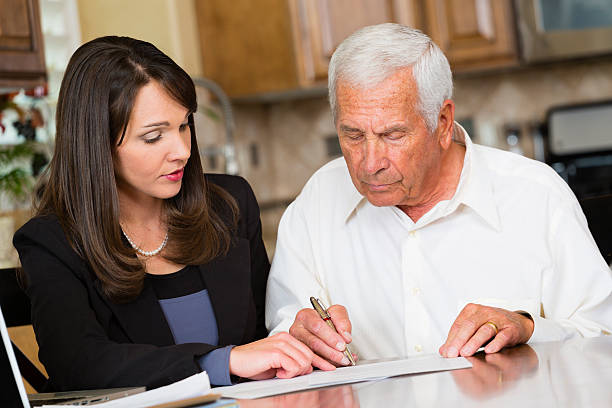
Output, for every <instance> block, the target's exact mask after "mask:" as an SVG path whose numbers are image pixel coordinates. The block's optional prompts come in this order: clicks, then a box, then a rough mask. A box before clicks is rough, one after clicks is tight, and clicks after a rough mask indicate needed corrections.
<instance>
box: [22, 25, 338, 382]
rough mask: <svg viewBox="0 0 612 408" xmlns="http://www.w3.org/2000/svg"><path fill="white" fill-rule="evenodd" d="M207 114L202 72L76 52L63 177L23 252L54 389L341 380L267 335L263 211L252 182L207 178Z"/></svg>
mask: <svg viewBox="0 0 612 408" xmlns="http://www.w3.org/2000/svg"><path fill="white" fill-rule="evenodd" d="M196 108H197V104H196V94H195V89H194V86H193V82H192V81H191V79H190V78H189V76H188V75H187V74H186V73H185V72H184V71H183V70H182V69H181V68H180V67H179V66H178V65H176V64H175V63H174V62H173V61H172V60H171V59H170V58H168V57H167V56H166V55H164V54H163V53H162V52H161V51H159V50H158V49H157V48H155V47H154V46H153V45H151V44H149V43H146V42H143V41H139V40H135V39H131V38H127V37H103V38H98V39H96V40H93V41H91V42H88V43H86V44H84V45H83V46H81V47H80V48H79V49H78V50H77V51H76V52H75V53H74V55H73V56H72V58H71V60H70V63H69V64H68V67H67V69H66V73H65V76H64V79H63V81H62V85H61V89H60V95H59V100H58V106H57V114H56V117H57V136H56V147H55V153H54V156H53V159H52V161H51V163H50V167H49V180H48V183H47V185H46V187H45V189H44V192H43V194H42V197H41V200H40V203H38V206H37V213H36V216H35V217H34V218H33V219H32V220H31V221H29V222H28V223H27V224H26V225H25V226H24V227H22V228H21V229H20V230H19V231H18V232H17V233H16V234H15V237H14V240H13V242H14V245H15V247H16V248H17V250H18V252H19V256H20V259H21V263H22V266H23V272H24V274H25V278H26V280H27V289H26V292H27V294H28V296H29V297H30V301H31V304H32V322H33V325H34V330H35V332H36V338H37V340H38V344H39V347H40V353H39V356H40V359H41V361H42V363H43V364H44V365H45V367H46V369H47V372H48V373H49V387H48V388H50V389H55V390H68V389H86V388H107V387H120V386H137V385H145V386H148V387H156V386H161V385H164V384H168V383H171V382H173V381H176V380H180V379H182V378H184V377H187V376H189V375H192V374H195V373H197V372H199V371H201V370H206V371H207V372H208V375H209V378H210V380H211V383H212V384H215V385H226V384H230V383H231V379H230V376H231V375H234V376H237V377H243V378H251V379H260V378H270V377H274V376H278V377H292V376H295V375H301V374H305V373H308V372H310V371H312V366H313V365H314V366H317V367H320V368H325V369H331V368H332V367H331V365H330V364H329V363H327V362H326V361H323V360H321V359H320V358H319V357H317V356H315V355H314V354H313V353H312V352H311V351H310V349H308V348H307V347H306V346H305V345H304V344H302V343H300V342H299V341H297V340H296V339H294V338H293V337H291V336H290V335H288V334H281V335H276V336H272V337H269V338H266V335H267V332H266V329H265V326H264V298H265V287H266V279H267V275H268V270H269V262H268V259H267V256H266V252H265V249H264V246H263V242H262V239H261V223H260V220H259V209H258V206H257V203H256V201H255V197H254V195H253V192H252V191H251V189H250V187H249V185H248V184H247V182H246V181H245V180H244V179H242V178H239V177H234V176H226V175H207V176H204V175H203V173H202V167H201V164H200V158H199V154H198V148H197V145H196V138H195V133H194V126H193V113H194V112H195V110H196ZM258 339H262V340H258Z"/></svg>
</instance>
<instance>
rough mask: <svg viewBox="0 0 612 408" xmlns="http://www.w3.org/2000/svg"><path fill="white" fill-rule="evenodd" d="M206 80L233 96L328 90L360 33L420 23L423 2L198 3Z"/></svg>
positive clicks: (265, 0) (214, 0) (201, 0)
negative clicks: (332, 62)
mask: <svg viewBox="0 0 612 408" xmlns="http://www.w3.org/2000/svg"><path fill="white" fill-rule="evenodd" d="M196 13H197V20H198V26H199V30H200V39H201V41H200V42H201V47H202V50H201V51H202V62H203V66H204V75H205V76H206V77H208V78H210V79H212V80H214V81H216V82H217V83H219V85H221V87H222V88H223V89H224V90H225V91H226V92H227V93H228V95H230V96H232V97H243V96H253V95H258V94H267V93H274V92H285V91H294V90H300V89H308V88H312V87H324V86H325V85H326V80H327V67H328V63H329V59H330V57H331V55H332V53H333V51H334V50H335V49H336V47H337V46H338V44H339V43H340V42H341V41H342V40H343V39H344V38H346V37H347V36H348V35H349V34H350V33H352V32H353V31H355V30H356V29H358V28H361V27H364V26H367V25H372V24H378V23H383V22H388V21H393V22H400V23H403V24H408V25H412V26H417V25H418V24H420V22H421V20H420V18H419V8H418V7H417V1H416V0H257V1H252V0H232V1H226V0H196Z"/></svg>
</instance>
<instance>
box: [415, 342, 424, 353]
mask: <svg viewBox="0 0 612 408" xmlns="http://www.w3.org/2000/svg"><path fill="white" fill-rule="evenodd" d="M414 351H416V352H417V353H420V352H421V351H423V347H421V345H420V344H417V345H416V346H414Z"/></svg>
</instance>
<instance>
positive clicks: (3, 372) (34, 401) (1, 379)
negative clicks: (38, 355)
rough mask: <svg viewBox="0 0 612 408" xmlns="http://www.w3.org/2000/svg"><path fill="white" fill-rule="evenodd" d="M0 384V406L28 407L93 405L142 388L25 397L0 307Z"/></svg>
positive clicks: (139, 390) (133, 392) (141, 390)
mask: <svg viewBox="0 0 612 408" xmlns="http://www.w3.org/2000/svg"><path fill="white" fill-rule="evenodd" d="M0 333H1V335H2V347H0V385H1V388H2V407H3V408H31V407H33V406H40V405H54V404H61V405H95V404H96V403H101V402H106V401H110V400H113V399H117V398H122V397H125V396H128V395H132V394H137V393H139V392H143V391H145V387H135V388H114V389H107V390H87V391H74V392H57V393H44V394H31V395H29V396H28V394H26V391H25V387H24V385H23V381H22V379H21V372H20V371H19V366H18V365H17V359H16V358H15V353H14V352H13V347H12V344H11V339H10V337H9V334H8V330H7V329H6V324H5V322H4V315H3V314H2V309H0Z"/></svg>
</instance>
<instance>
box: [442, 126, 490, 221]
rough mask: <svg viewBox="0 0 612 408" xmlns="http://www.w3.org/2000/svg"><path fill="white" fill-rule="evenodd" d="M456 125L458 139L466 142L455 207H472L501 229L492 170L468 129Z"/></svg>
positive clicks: (454, 197)
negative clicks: (473, 141) (461, 205)
mask: <svg viewBox="0 0 612 408" xmlns="http://www.w3.org/2000/svg"><path fill="white" fill-rule="evenodd" d="M456 125H457V128H458V131H457V138H456V139H457V140H458V141H460V142H461V141H463V143H464V144H465V158H464V160H463V170H462V171H461V178H460V180H459V186H458V187H457V192H456V193H455V195H454V196H453V198H452V199H451V202H453V201H454V204H455V208H456V207H458V206H459V205H460V204H463V205H466V206H468V207H470V208H471V209H472V210H474V212H476V214H478V215H479V216H480V217H482V219H483V220H485V221H486V222H487V224H489V225H490V226H491V227H493V228H494V229H496V230H498V231H499V230H500V229H501V222H500V220H499V212H498V210H497V202H496V200H495V195H494V193H493V192H494V189H493V180H492V179H491V173H490V170H489V169H488V168H487V166H486V163H485V162H484V158H483V157H482V156H481V154H480V151H479V149H478V148H476V147H475V146H474V144H473V143H472V139H470V136H469V135H468V133H467V132H466V130H465V129H464V128H463V127H462V126H461V125H459V124H456ZM457 128H456V129H457Z"/></svg>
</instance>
